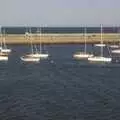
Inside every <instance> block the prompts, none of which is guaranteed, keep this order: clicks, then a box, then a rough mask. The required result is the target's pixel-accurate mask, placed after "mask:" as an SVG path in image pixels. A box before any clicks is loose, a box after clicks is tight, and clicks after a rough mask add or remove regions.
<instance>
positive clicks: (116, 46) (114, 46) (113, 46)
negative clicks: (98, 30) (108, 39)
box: [109, 45, 120, 48]
mask: <svg viewBox="0 0 120 120" xmlns="http://www.w3.org/2000/svg"><path fill="white" fill-rule="evenodd" d="M109 47H110V48H119V47H120V46H119V45H110V46H109Z"/></svg>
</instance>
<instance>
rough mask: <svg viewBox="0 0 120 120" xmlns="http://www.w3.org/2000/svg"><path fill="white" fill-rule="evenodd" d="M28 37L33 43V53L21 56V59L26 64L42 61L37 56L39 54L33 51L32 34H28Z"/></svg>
mask: <svg viewBox="0 0 120 120" xmlns="http://www.w3.org/2000/svg"><path fill="white" fill-rule="evenodd" d="M26 35H27V37H28V36H29V37H30V41H31V53H29V54H26V55H25V56H21V57H20V59H21V60H22V61H24V62H39V61H40V57H38V56H37V53H34V51H33V44H32V39H31V32H30V34H29V33H27V34H26Z"/></svg>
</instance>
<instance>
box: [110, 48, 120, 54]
mask: <svg viewBox="0 0 120 120" xmlns="http://www.w3.org/2000/svg"><path fill="white" fill-rule="evenodd" d="M111 52H112V53H115V54H120V49H117V50H112V51H111Z"/></svg>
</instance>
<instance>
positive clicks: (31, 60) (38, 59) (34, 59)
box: [20, 57, 40, 62]
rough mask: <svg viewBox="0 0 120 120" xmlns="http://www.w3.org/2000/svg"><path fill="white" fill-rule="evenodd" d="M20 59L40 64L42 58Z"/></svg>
mask: <svg viewBox="0 0 120 120" xmlns="http://www.w3.org/2000/svg"><path fill="white" fill-rule="evenodd" d="M20 59H21V60H22V61H24V62H39V61H40V58H33V57H20Z"/></svg>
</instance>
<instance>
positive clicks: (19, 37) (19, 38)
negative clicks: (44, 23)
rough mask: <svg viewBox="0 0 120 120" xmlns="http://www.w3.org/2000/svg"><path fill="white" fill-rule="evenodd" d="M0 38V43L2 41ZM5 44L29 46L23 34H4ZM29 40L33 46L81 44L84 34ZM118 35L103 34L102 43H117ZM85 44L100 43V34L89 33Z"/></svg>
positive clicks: (36, 37)
mask: <svg viewBox="0 0 120 120" xmlns="http://www.w3.org/2000/svg"><path fill="white" fill-rule="evenodd" d="M2 39H3V38H2V37H1V39H0V41H2ZM5 40H6V44H29V43H30V39H26V36H25V34H6V35H5ZM31 40H32V42H33V44H40V41H41V43H43V44H71V43H72V44H80V43H81V44H83V43H84V42H85V40H84V34H76V33H74V34H41V35H39V36H38V34H32V37H31ZM119 41H120V35H119V34H118V33H104V34H103V42H104V43H113V42H119ZM86 43H88V44H89V43H100V33H94V34H93V33H89V34H87V35H86Z"/></svg>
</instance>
